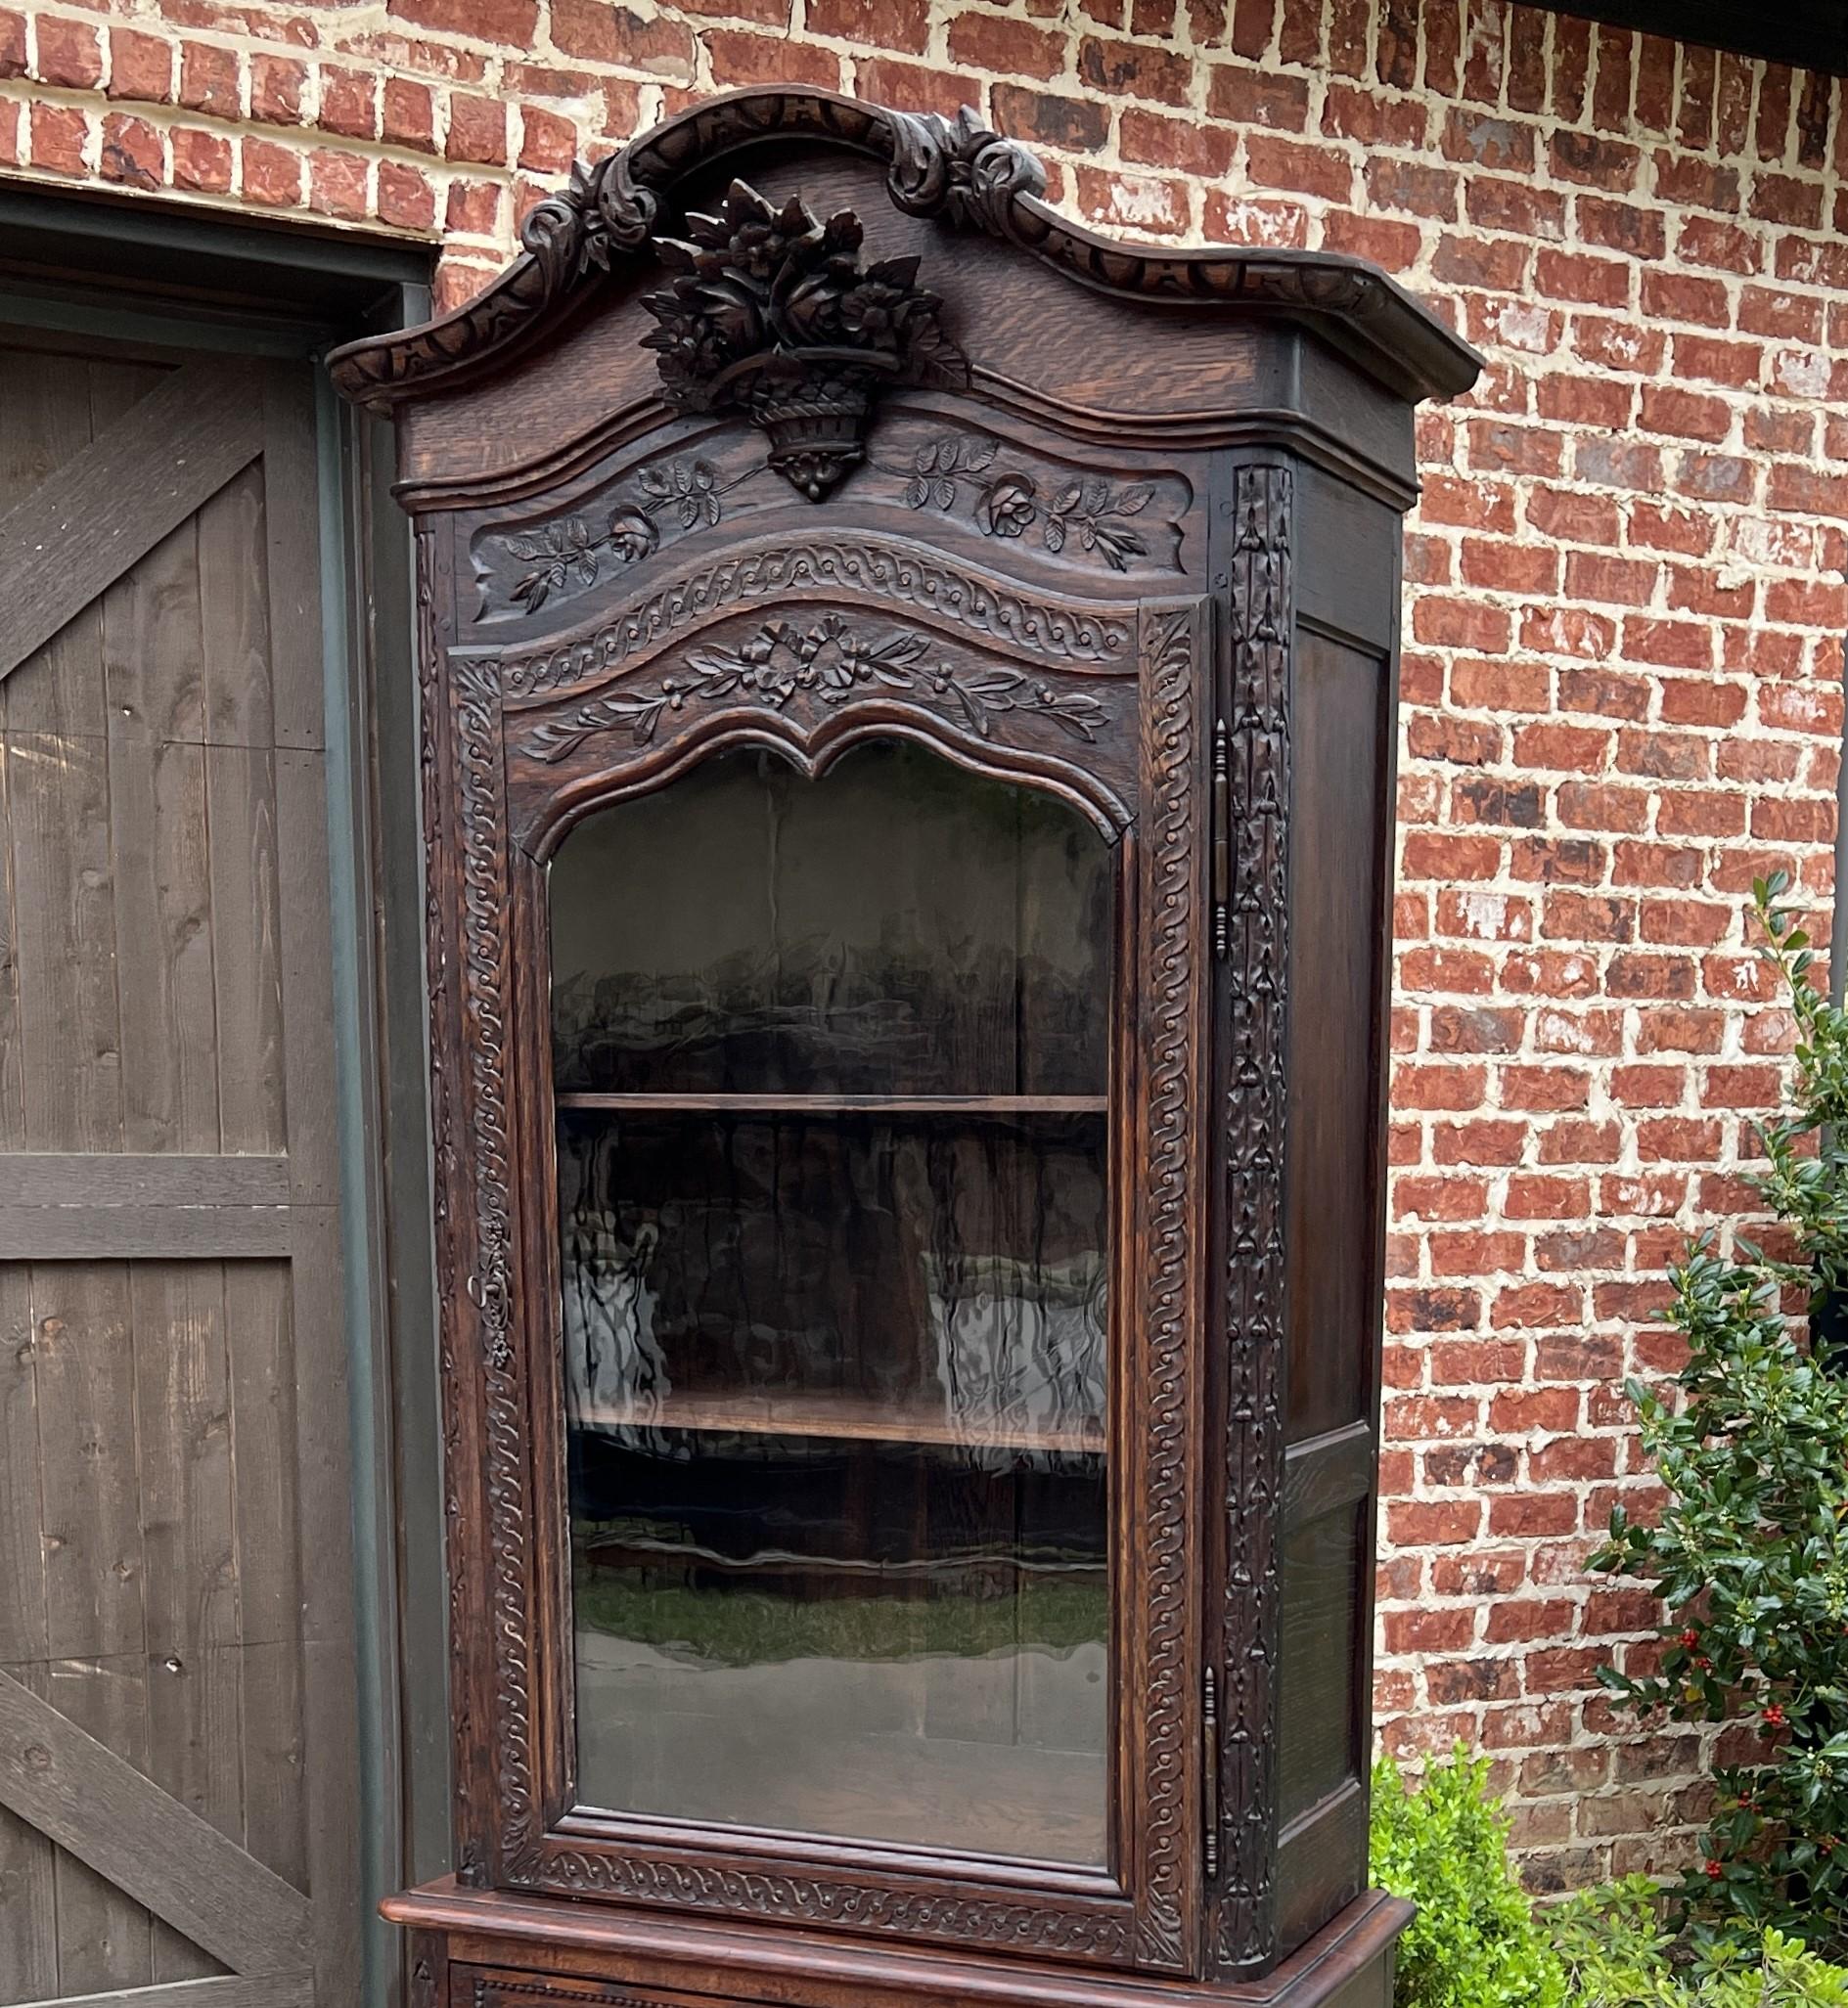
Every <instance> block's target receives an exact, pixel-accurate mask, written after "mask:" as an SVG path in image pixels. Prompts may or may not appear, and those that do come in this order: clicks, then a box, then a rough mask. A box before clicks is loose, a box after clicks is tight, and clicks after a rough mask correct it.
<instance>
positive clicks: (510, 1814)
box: [452, 657, 540, 1873]
mask: <svg viewBox="0 0 1848 2008" xmlns="http://www.w3.org/2000/svg"><path fill="white" fill-rule="evenodd" d="M452 688H453V692H454V694H453V700H452V701H453V714H452V730H453V735H454V736H453V741H452V743H453V745H454V748H455V756H456V765H457V777H456V779H457V783H458V793H459V797H460V818H459V826H458V830H457V837H458V841H459V844H460V848H461V853H462V891H461V906H462V916H461V917H462V927H463V939H462V945H461V947H462V954H461V977H462V1005H463V1036H464V1041H465V1044H466V1047H467V1050H468V1054H469V1068H468V1076H467V1083H466V1087H467V1099H468V1152H469V1158H470V1167H469V1179H470V1186H471V1189H472V1192H473V1213H472V1218H471V1221H470V1224H469V1226H470V1239H469V1241H468V1243H467V1244H466V1248H465V1249H464V1251H463V1252H464V1253H465V1254H466V1271H465V1284H464V1287H465V1288H466V1290H467V1293H468V1297H469V1301H470V1303H471V1305H472V1306H473V1311H474V1316H475V1322H476V1326H477V1331H478V1340H479V1349H480V1354H479V1360H478V1362H477V1370H478V1371H479V1373H480V1376H481V1387H482V1397H483V1406H484V1417H485V1428H484V1432H483V1434H484V1438H485V1442H484V1444H483V1447H482V1457H483V1463H484V1478H485V1484H486V1489H487V1522H488V1526H487V1534H488V1546H489V1551H490V1555H491V1571H492V1580H491V1583H490V1585H489V1603H490V1612H489V1620H490V1629H491V1631H492V1635H493V1640H494V1703H495V1739H494V1751H495V1774H496V1779H497V1783H498V1794H497V1810H498V1815H499V1824H500V1849H501V1854H502V1858H503V1861H504V1863H505V1865H506V1866H507V1867H508V1868H510V1869H512V1870H514V1871H515V1872H516V1873H518V1872H520V1871H521V1870H523V1869H525V1868H527V1867H528V1866H529V1865H530V1864H531V1863H532V1862H533V1861H534V1860H536V1858H537V1856H538V1852H539V1847H540V1823H539V1811H538V1807H537V1804H536V1799H535V1793H534V1787H533V1752H532V1738H533V1724H532V1697H531V1693H530V1688H529V1681H528V1675H527V1644H528V1627H529V1623H530V1617H531V1613H530V1610H529V1608H528V1604H529V1598H530V1588H529V1582H530V1577H531V1569H530V1566H529V1558H528V1552H527V1549H528V1528H529V1523H530V1512H529V1506H528V1501H527V1497H526V1470H525V1457H524V1444H525V1431H526V1399H525V1393H524V1390H523V1388H522V1385H521V1380H520V1376H519V1374H518V1372H517V1370H516V1369H517V1359H516V1348H515V1344H514V1315H513V1256H512V1247H513V1197H512V1182H511V1181H512V1173H511V1168H510V1159H509V1145H508V1092H507V1065H508V1059H507V976H506V926H505V917H506V913H507V899H508V887H507V834H506V832H507V817H506V797H505V781H504V775H503V768H502V756H501V702H500V698H501V692H500V679H499V677H498V675H497V674H496V670H495V665H494V664H493V663H492V662H491V661H484V660H481V659H479V658H467V657H465V658H463V659H461V660H459V661H457V662H456V663H455V664H454V671H453V686H452Z"/></svg>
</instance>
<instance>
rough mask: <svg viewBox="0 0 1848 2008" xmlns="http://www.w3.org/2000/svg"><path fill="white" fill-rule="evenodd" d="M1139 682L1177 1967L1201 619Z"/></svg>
mask: <svg viewBox="0 0 1848 2008" xmlns="http://www.w3.org/2000/svg"><path fill="white" fill-rule="evenodd" d="M1142 654H1143V659H1144V663H1145V674H1146V678H1147V686H1146V689H1145V692H1144V697H1143V706H1142V725H1143V736H1144V755H1143V766H1144V771H1145V774H1146V776H1147V781H1146V785H1147V787H1148V790H1149V800H1148V804H1147V807H1146V810H1145V816H1144V820H1145V824H1146V826H1147V829H1148V832H1149V835H1148V843H1149V916H1148V921H1147V930H1148V932H1147V941H1146V946H1145V949H1144V970H1145V977H1144V989H1145V994H1146V996H1147V999H1148V1005H1147V1010H1148V1019H1147V1030H1146V1033H1145V1039H1146V1048H1145V1049H1146V1051H1147V1053H1148V1056H1149V1108H1148V1122H1149V1168H1148V1207H1149V1237H1148V1267H1147V1272H1146V1277H1145V1282H1144V1293H1145V1307H1146V1309H1145V1321H1146V1338H1145V1347H1146V1351H1145V1355H1144V1360H1143V1375H1144V1381H1143V1385H1144V1390H1145V1394H1144V1399H1145V1401H1146V1404H1147V1412H1148V1434H1147V1439H1146V1443H1145V1447H1144V1451H1143V1461H1144V1469H1145V1471H1146V1473H1147V1476H1146V1479H1145V1485H1144V1494H1143V1499H1142V1510H1143V1512H1144V1514H1145V1515H1146V1516H1147V1518H1146V1525H1147V1528H1148V1546H1147V1550H1146V1557H1145V1572H1146V1582H1147V1589H1146V1595H1147V1600H1148V1601H1147V1612H1146V1621H1145V1622H1146V1624H1147V1627H1148V1645H1147V1651H1148V1663H1147V1668H1146V1675H1145V1683H1144V1689H1143V1694H1144V1697H1145V1699H1144V1702H1143V1709H1142V1712H1143V1718H1144V1722H1145V1730H1144V1735H1145V1743H1144V1760H1145V1767H1146V1772H1145V1786H1146V1798H1147V1803H1148V1827H1147V1831H1146V1835H1145V1840H1144V1861H1143V1883H1144V1887H1143V1891H1142V1896H1143V1903H1142V1910H1141V1915H1140V1917H1139V1919H1138V1951H1139V1955H1140V1956H1141V1957H1142V1958H1143V1959H1145V1960H1147V1961H1149V1963H1151V1964H1161V1965H1166V1966H1171V1967H1180V1966H1181V1965H1182V1964H1183V1963H1184V1957H1185V1953H1184V1942H1183V1901H1184V1896H1185V1893H1186V1891H1187V1888H1188V1885H1189V1881H1190V1866H1189V1865H1190V1863H1191V1861H1192V1858H1193V1844H1192V1831H1193V1830H1192V1826H1191V1823H1190V1821H1189V1819H1188V1816H1187V1807H1188V1788H1189V1784H1190V1782H1191V1780H1192V1776H1193V1766H1194V1756H1193V1750H1192V1745H1191V1743H1190V1741H1189V1736H1188V1731H1187V1722H1188V1719H1189V1715H1190V1711H1189V1708H1188V1694H1189V1688H1190V1684H1191V1677H1192V1676H1191V1656H1190V1653H1189V1649H1188V1640H1189V1635H1190V1634H1189V1625H1188V1594H1189V1585H1190V1584H1191V1581H1192V1577H1193V1556H1194V1542H1193V1540H1192V1539H1191V1535H1192V1528H1191V1525H1190V1520H1191V1515H1190V1511H1189V1497H1190V1483H1189V1477H1190V1472H1191V1469H1192V1459H1191V1458H1190V1456H1189V1454H1188V1451H1189V1444H1190V1430H1191V1427H1192V1422H1193V1418H1194V1412H1195V1410H1196V1406H1197V1403H1198V1391H1197V1389H1196V1388H1195V1386H1194V1370H1193V1360H1194V1322H1195V1311H1196V1304H1195V1298H1194V1288H1193V1283H1192V1278H1193V1276H1194V1267H1195V1265H1194V1227H1193V1221H1194V1206H1195V1198H1196V1195H1195V1193H1194V1109H1195V1106H1196V1101H1197V1089H1198V1066H1199V1059H1200V1039H1199V1028H1198V1023H1197V1009H1198V1007H1197V1004H1196V1001H1195V978H1196V976H1197V974H1198V971H1199V967H1200V960H1201V958H1200V927H1199V907H1200V895H1201V889H1202V888H1201V879H1200V860H1199V856H1198V852H1199V845H1200V828H1199V789H1198V786H1197V784H1196V777H1195V774H1194V768H1195V765H1196V756H1197V749H1198V743H1199V733H1198V723H1197V717H1196V712H1197V702H1196V696H1195V683H1196V677H1197V654H1198V611H1197V609H1196V608H1195V607H1194V606H1186V607H1149V608H1148V609H1146V610H1145V612H1144V615H1143V646H1142Z"/></svg>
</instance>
